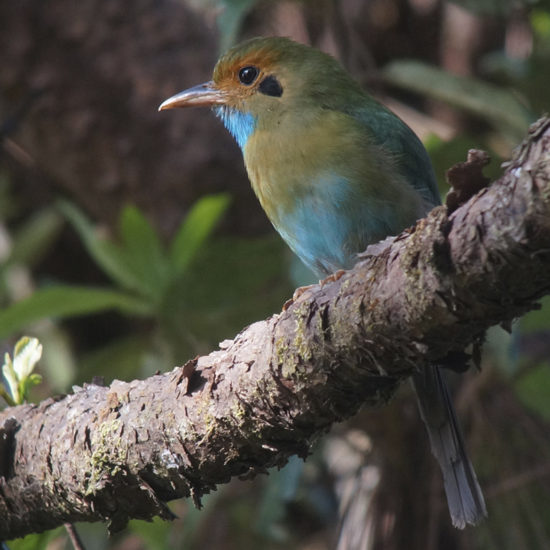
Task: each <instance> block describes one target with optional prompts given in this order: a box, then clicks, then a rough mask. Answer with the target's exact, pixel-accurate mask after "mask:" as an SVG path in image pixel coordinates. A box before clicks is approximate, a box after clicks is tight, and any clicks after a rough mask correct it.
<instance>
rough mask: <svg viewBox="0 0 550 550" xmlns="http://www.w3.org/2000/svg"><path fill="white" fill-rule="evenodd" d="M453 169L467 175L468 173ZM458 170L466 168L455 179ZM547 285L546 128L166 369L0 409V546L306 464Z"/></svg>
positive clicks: (153, 509) (150, 511)
mask: <svg viewBox="0 0 550 550" xmlns="http://www.w3.org/2000/svg"><path fill="white" fill-rule="evenodd" d="M466 173H467V170H466ZM463 174H464V172H463ZM548 292H550V119H544V120H542V121H540V122H539V123H538V124H537V125H535V126H533V128H532V129H531V131H530V135H529V137H528V140H527V141H526V142H525V143H524V144H523V146H522V147H520V148H518V150H517V151H516V154H515V157H514V159H513V160H512V161H511V162H510V163H509V164H508V166H507V168H506V171H505V174H504V176H503V177H502V178H501V179H500V180H499V181H498V182H495V183H494V184H493V185H491V186H490V187H489V188H486V189H483V190H481V191H480V192H478V193H477V194H476V195H475V196H474V197H472V198H471V199H470V200H469V201H468V202H467V203H466V204H463V205H462V206H459V207H458V208H456V210H454V211H452V212H451V211H450V209H447V208H446V207H438V208H436V209H434V210H433V211H432V212H431V213H430V214H429V216H428V217H427V218H426V219H424V220H421V221H420V222H419V223H418V224H417V225H416V227H415V228H413V229H411V230H409V231H406V232H405V233H404V234H402V235H401V236H399V237H398V238H396V239H395V240H394V241H393V242H392V243H391V244H390V245H389V246H387V247H386V248H384V249H383V250H382V251H381V252H379V253H378V254H377V255H368V256H366V257H365V258H364V259H363V260H362V261H361V262H360V263H359V264H358V265H357V266H356V267H355V268H354V269H353V270H351V271H349V272H346V273H345V274H343V275H342V276H341V277H340V278H338V279H337V280H334V281H330V282H326V283H325V284H324V285H321V286H315V287H312V288H311V289H310V290H308V291H306V292H304V293H303V294H302V295H301V296H300V297H299V298H297V299H296V300H295V301H294V302H293V303H291V304H290V305H289V307H288V308H287V309H286V310H285V311H283V312H281V313H280V314H278V315H274V316H273V317H271V318H269V319H267V320H265V321H261V322H258V323H255V324H253V325H251V326H250V327H248V328H247V329H245V330H243V331H242V332H241V333H240V334H239V335H237V336H236V337H235V339H234V340H231V341H226V342H223V343H222V344H221V345H220V349H219V350H218V351H214V352H213V353H211V354H210V355H208V356H204V357H200V358H197V359H193V360H191V361H189V362H188V363H187V364H186V365H185V366H183V367H178V368H176V369H174V370H173V371H172V372H170V373H167V374H162V375H157V376H153V377H151V378H149V379H147V380H137V381H133V382H129V383H125V382H120V381H115V382H113V383H112V384H111V385H110V386H109V387H100V386H97V385H87V386H85V387H84V388H82V389H77V390H76V391H75V393H74V394H72V395H68V396H65V397H62V398H60V399H49V400H47V401H45V402H42V403H40V404H38V405H24V406H20V407H16V408H12V409H7V410H5V411H3V412H2V413H0V426H1V427H2V428H1V429H0V517H1V518H2V522H0V538H4V539H5V538H13V537H16V536H21V535H24V534H26V533H29V532H33V531H34V532H35V531H41V530H43V529H47V528H50V527H54V526H57V525H60V524H61V523H63V522H67V521H73V522H74V521H98V520H108V521H109V522H110V528H111V530H118V529H121V528H123V527H124V525H125V524H126V522H127V520H128V519H129V518H133V517H137V518H145V519H147V518H151V517H152V516H154V515H161V516H162V517H165V518H169V517H170V515H171V514H170V512H169V510H168V509H167V507H166V506H165V504H164V502H166V501H169V500H171V499H175V498H179V497H184V496H189V495H191V496H192V497H193V498H194V499H195V501H197V502H199V501H200V497H201V495H203V494H205V493H207V492H208V491H210V490H212V489H214V488H215V487H216V485H217V484H220V483H224V482H227V481H228V480H229V479H230V478H231V477H232V476H243V475H246V476H250V475H255V474H257V473H259V472H264V471H265V469H266V468H267V467H270V466H274V465H282V464H284V463H285V461H286V460H287V459H288V457H289V456H290V455H292V454H299V455H306V454H307V452H308V448H309V444H310V442H311V441H312V440H313V439H314V438H316V437H317V436H319V434H322V433H323V432H325V431H326V430H327V429H328V428H329V427H330V426H331V424H332V423H333V422H335V421H338V420H341V419H343V418H346V417H349V416H351V415H353V414H354V413H355V412H356V411H357V409H358V408H359V407H360V406H361V405H363V404H365V403H366V404H368V405H371V406H374V405H380V404H383V403H385V402H386V401H387V399H388V397H389V396H390V395H391V393H392V392H393V390H394V389H395V387H396V385H397V384H398V383H399V381H401V380H402V379H404V378H405V377H407V376H408V375H409V374H410V373H411V371H412V370H413V369H414V368H422V367H423V366H425V365H426V364H428V363H431V362H434V361H436V360H440V359H441V358H443V357H445V356H447V355H448V354H449V353H453V352H457V351H458V352H459V351H461V350H463V349H464V348H465V347H466V346H467V345H469V344H471V343H472V342H473V341H475V340H476V339H477V338H478V337H479V335H480V334H481V333H482V332H483V331H484V330H485V329H487V328H488V327H490V326H491V325H494V324H496V323H504V324H507V323H509V322H510V321H511V320H512V319H513V318H515V317H517V316H519V315H521V314H522V313H524V312H526V311H528V310H530V309H533V308H535V307H536V300H537V299H538V298H540V297H541V296H543V295H544V294H547V293H548Z"/></svg>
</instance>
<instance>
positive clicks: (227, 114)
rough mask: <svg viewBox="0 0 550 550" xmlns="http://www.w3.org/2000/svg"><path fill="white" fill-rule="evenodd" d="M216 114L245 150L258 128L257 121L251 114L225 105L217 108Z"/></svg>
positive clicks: (215, 109)
mask: <svg viewBox="0 0 550 550" xmlns="http://www.w3.org/2000/svg"><path fill="white" fill-rule="evenodd" d="M214 112H215V113H216V116H217V117H218V118H220V119H221V121H222V122H223V124H224V126H225V127H226V128H227V129H228V130H229V132H230V133H231V135H232V136H233V137H234V138H235V140H236V141H237V143H238V144H239V147H240V148H241V150H243V149H244V146H245V145H246V142H247V141H248V138H249V137H250V135H251V134H252V132H253V131H254V130H255V128H256V119H255V118H254V117H253V116H252V115H251V114H250V113H242V112H241V111H237V110H236V109H230V108H229V107H226V106H225V105H221V106H219V107H215V108H214Z"/></svg>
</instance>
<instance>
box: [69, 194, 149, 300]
mask: <svg viewBox="0 0 550 550" xmlns="http://www.w3.org/2000/svg"><path fill="white" fill-rule="evenodd" d="M59 209H60V210H61V212H62V213H63V214H64V215H65V217H66V218H67V219H68V220H69V222H70V223H71V225H72V226H73V227H74V228H75V230H76V232H77V233H78V234H79V236H80V239H81V240H82V243H83V244H84V246H85V247H86V250H87V251H88V254H90V256H91V257H92V258H93V259H94V261H95V262H96V264H97V265H98V266H99V267H100V268H101V269H102V270H103V271H104V272H105V273H106V274H107V275H108V276H109V277H110V278H111V279H112V280H113V282H114V283H116V284H117V285H118V286H121V287H122V288H126V289H128V290H136V291H141V290H142V284H141V281H140V280H139V277H138V276H137V275H136V274H135V273H134V271H133V269H132V267H131V266H130V265H128V262H127V261H126V254H125V253H124V251H123V249H122V248H121V247H120V246H118V245H116V244H115V243H113V242H112V241H110V240H108V239H107V238H106V237H103V236H100V234H99V232H98V231H97V228H96V227H95V226H94V225H93V224H92V223H91V222H90V221H89V220H88V218H86V216H85V215H84V214H83V213H82V212H81V211H80V210H79V209H78V208H76V207H75V206H74V205H73V204H71V203H69V202H67V201H60V202H59Z"/></svg>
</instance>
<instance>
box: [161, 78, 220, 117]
mask: <svg viewBox="0 0 550 550" xmlns="http://www.w3.org/2000/svg"><path fill="white" fill-rule="evenodd" d="M224 103H225V93H224V92H223V91H222V90H220V89H218V88H216V85H215V84H214V81H212V80H210V81H209V82H205V83H204V84H199V85H198V86H193V87H192V88H189V89H187V90H184V91H183V92H180V93H179V94H176V95H173V96H172V97H169V98H168V99H167V100H166V101H164V102H162V103H161V105H160V107H159V111H164V110H166V109H175V108H176V107H205V106H210V105H223V104H224Z"/></svg>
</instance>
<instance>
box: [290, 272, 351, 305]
mask: <svg viewBox="0 0 550 550" xmlns="http://www.w3.org/2000/svg"><path fill="white" fill-rule="evenodd" d="M344 273H345V271H344V270H343V269H339V270H338V271H336V272H335V273H332V274H331V275H329V276H328V277H326V278H325V279H323V280H322V281H319V286H320V287H321V288H322V287H323V286H325V285H326V284H327V283H334V282H336V281H338V279H340V278H341V277H342V275H343V274H344ZM314 286H316V285H307V286H300V287H298V288H297V289H296V290H295V291H294V294H293V295H292V298H290V300H287V301H286V302H285V303H284V304H283V311H286V310H287V309H288V308H289V307H290V306H291V305H292V304H293V303H294V302H295V301H296V300H297V299H298V298H299V297H300V296H302V294H304V293H306V292H307V291H308V290H310V289H311V288H313V287H314Z"/></svg>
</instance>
